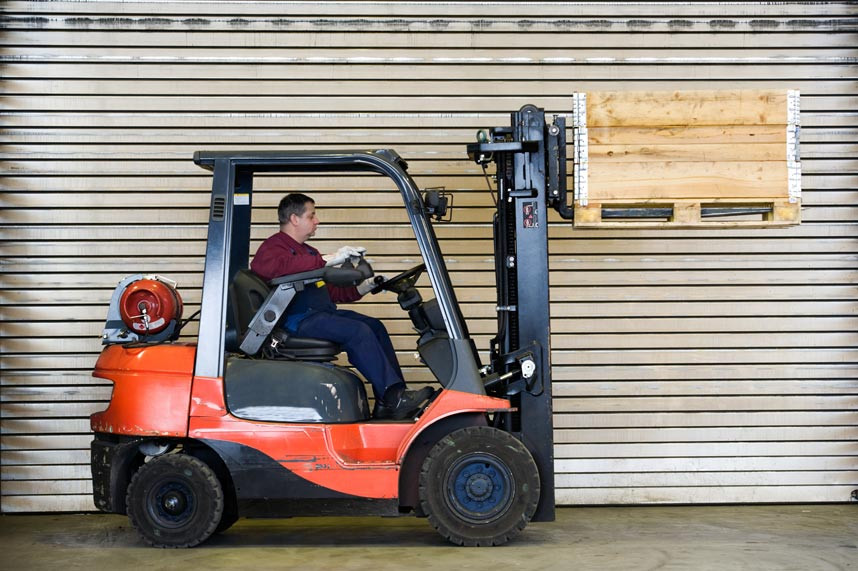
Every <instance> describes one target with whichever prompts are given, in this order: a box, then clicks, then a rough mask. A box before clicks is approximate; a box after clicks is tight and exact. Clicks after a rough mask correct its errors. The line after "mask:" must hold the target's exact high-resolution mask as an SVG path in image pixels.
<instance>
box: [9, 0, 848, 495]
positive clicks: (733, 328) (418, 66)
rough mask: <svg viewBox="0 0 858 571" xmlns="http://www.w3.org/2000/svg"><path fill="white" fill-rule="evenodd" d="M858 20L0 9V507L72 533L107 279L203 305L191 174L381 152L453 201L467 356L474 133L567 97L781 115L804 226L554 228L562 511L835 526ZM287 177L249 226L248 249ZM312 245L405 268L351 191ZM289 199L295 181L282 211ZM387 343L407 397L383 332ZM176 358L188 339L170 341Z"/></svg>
mask: <svg viewBox="0 0 858 571" xmlns="http://www.w3.org/2000/svg"><path fill="white" fill-rule="evenodd" d="M856 12H858V10H856V3H855V2H778V3H770V2H729V3H727V2H694V3H690V2H689V3H672V2H671V3H667V2H665V3H657V2H647V3H641V2H562V3H558V2H545V3H535V2H534V3H527V2H498V3H486V2H313V3H302V2H183V1H181V0H178V1H170V2H159V1H152V2H142V1H118V2H96V1H86V0H84V1H75V2H62V1H57V2H39V1H32V2H27V1H9V2H5V3H3V4H2V6H0V18H2V31H0V45H2V51H0V63H2V78H3V79H2V81H3V84H2V85H3V95H2V103H3V104H2V110H0V117H2V128H0V141H2V147H0V161H2V176H0V184H2V194H0V207H2V209H3V210H2V228H0V233H2V234H0V240H2V275H0V279H2V284H0V285H2V287H0V327H2V331H0V335H2V337H0V343H2V345H0V351H2V357H0V359H2V360H0V366H1V367H2V381H0V382H2V385H0V397H2V402H0V406H2V419H0V431H1V432H0V448H2V457H0V464H2V466H0V477H2V511H3V512H20V511H63V510H90V509H93V504H92V500H91V496H90V484H89V467H88V461H89V455H88V443H89V440H90V435H89V434H88V430H89V425H88V418H87V417H88V415H89V414H90V413H91V412H93V411H96V410H99V409H102V408H104V406H105V402H106V399H107V398H109V394H110V387H109V386H106V385H105V384H104V383H103V382H102V381H100V380H98V379H93V378H92V377H90V376H89V372H90V370H91V368H92V366H93V363H94V361H95V358H96V355H97V354H98V352H99V350H100V345H99V339H98V336H99V334H100V332H101V327H102V324H103V320H104V317H105V314H106V309H107V308H106V305H107V302H108V300H109V297H110V293H111V291H112V289H113V287H114V285H115V284H116V282H118V281H119V279H121V278H122V277H124V276H125V275H128V274H131V273H137V272H158V273H162V274H165V275H168V276H171V277H173V278H174V279H177V280H178V281H179V284H180V289H181V292H182V294H183V296H184V298H185V300H186V302H187V311H186V313H187V314H190V312H193V311H194V310H195V309H196V308H197V306H198V304H199V298H200V285H201V276H202V264H203V259H202V255H203V251H204V239H205V220H206V208H207V205H208V190H209V184H210V182H209V178H208V177H207V176H206V173H205V172H204V171H202V170H201V169H199V168H197V167H195V166H194V165H193V164H192V162H191V160H190V158H191V154H192V152H193V151H194V150H197V149H202V148H207V149H232V148H234V149H238V148H242V149H263V148H305V147H335V146H356V147H379V146H383V147H387V146H390V147H394V148H396V149H397V150H398V151H399V152H400V153H401V154H402V155H403V156H404V157H405V158H406V159H407V160H408V162H409V164H410V165H411V169H410V170H411V172H412V173H413V174H414V176H415V178H416V180H417V181H418V183H419V184H420V185H421V186H440V185H444V186H446V187H447V188H448V189H450V190H453V191H455V192H456V199H455V206H456V208H455V213H454V221H453V223H451V224H449V225H444V226H440V227H438V229H437V232H438V234H439V236H440V239H441V242H442V244H441V245H442V249H443V251H444V252H445V255H446V257H447V258H448V260H449V264H448V265H449V267H450V269H451V270H452V277H453V281H454V284H455V285H456V286H457V290H458V295H459V299H460V300H461V301H462V302H463V303H464V312H465V315H466V317H467V318H468V321H469V326H470V328H471V331H472V332H474V334H475V335H476V337H477V343H478V346H480V347H481V348H485V347H486V346H487V340H488V338H490V337H491V335H492V332H493V329H494V327H495V324H494V305H493V296H494V286H493V283H494V281H493V275H492V261H491V259H492V245H491V230H490V227H489V221H490V217H491V214H492V207H491V198H490V197H489V194H488V193H487V192H486V185H485V180H484V178H483V175H482V172H481V171H480V170H479V169H478V168H477V167H476V166H475V165H473V164H471V163H469V162H468V161H467V160H466V157H465V156H464V144H465V143H467V142H470V141H471V140H473V138H474V133H475V131H476V130H477V129H479V128H486V127H492V126H496V125H503V124H506V123H507V122H508V113H509V112H510V111H513V110H516V109H518V108H519V107H521V106H522V105H523V104H525V103H534V104H537V105H540V106H543V107H545V108H546V110H547V111H548V112H549V113H564V114H568V113H569V112H570V111H571V94H572V92H573V91H588V90H600V91H604V90H623V89H634V90H641V89H669V90H673V89H701V88H702V89H717V88H724V89H736V88H778V89H783V88H788V89H800V90H801V91H802V114H801V123H802V146H801V154H802V162H803V181H802V182H803V189H804V196H803V204H804V209H803V213H802V218H803V220H804V223H803V224H802V225H801V226H799V227H794V228H782V229H770V230H748V229H732V230H713V229H706V230H695V231H690V230H661V231H658V230H573V229H572V228H571V227H570V226H569V225H567V224H564V223H562V222H560V221H559V220H554V222H553V224H552V226H551V228H550V234H551V249H550V260H551V273H550V276H549V279H550V283H551V286H552V290H551V295H552V305H551V312H552V331H553V338H552V347H553V359H554V379H555V383H556V385H555V389H554V390H555V403H554V410H555V425H556V443H557V444H556V457H557V461H556V473H557V485H558V488H557V502H558V503H559V504H587V503H592V504H604V503H666V502H683V503H684V502H689V503H712V502H782V501H784V502H839V501H848V500H849V497H850V493H851V491H852V490H854V489H856V488H858V349H856V341H857V340H858V327H856V324H858V321H856V313H858V288H856V285H855V284H856V279H855V278H856V272H858V264H856V258H858V242H856V234H858V120H857V119H858V118H857V117H856V112H858V111H856V110H858V73H856V72H858V66H856V63H858V49H856V46H858V33H856V32H858V13H856ZM294 184H295V183H294V181H291V182H290V181H289V180H287V179H284V178H279V177H271V178H268V179H265V183H264V184H262V185H260V192H259V194H258V198H257V200H256V202H255V211H254V220H255V221H256V226H255V228H254V231H253V237H254V247H255V245H256V244H258V242H259V241H260V240H262V239H264V238H265V237H266V236H267V235H269V234H270V233H272V232H273V231H274V230H275V217H274V214H273V207H274V205H275V204H276V202H277V200H278V199H279V197H280V196H281V194H282V193H283V192H284V191H286V190H288V189H290V188H294ZM300 184H301V188H302V189H303V190H306V191H307V192H309V193H311V194H315V195H316V197H317V198H318V201H319V206H320V215H321V217H322V220H323V225H322V226H321V227H320V229H319V232H318V236H317V239H316V243H317V245H319V246H320V247H321V249H323V250H325V249H333V248H334V247H335V246H338V245H341V244H343V243H355V244H362V245H364V246H366V247H367V248H368V249H369V253H370V255H371V257H372V258H373V261H374V263H375V266H376V268H377V269H378V270H380V271H381V272H385V273H388V274H389V273H391V272H396V271H398V270H401V269H404V268H407V267H410V266H411V265H412V264H413V263H414V259H415V256H416V255H417V249H416V246H415V244H413V243H412V238H411V231H410V229H409V228H408V227H407V225H406V220H405V217H404V215H403V214H402V213H401V211H400V210H399V209H398V208H397V201H398V196H397V195H396V194H394V193H390V192H388V191H389V190H390V188H389V186H388V185H385V184H384V183H383V182H381V181H380V179H378V178H375V177H354V176H348V177H340V176H328V177H323V178H316V179H309V180H306V181H301V183H300ZM290 185H291V186H290ZM361 305H362V310H364V311H366V312H368V313H372V314H374V315H377V316H380V317H383V318H385V319H386V321H387V323H388V324H389V327H390V329H391V331H392V333H393V334H394V341H395V343H396V347H397V349H398V350H399V351H400V352H401V359H402V362H403V364H404V365H405V368H406V372H407V374H408V375H409V377H410V378H411V379H412V380H413V381H414V382H415V383H419V382H424V381H428V380H429V378H428V374H427V373H426V372H425V370H423V369H421V368H419V367H416V366H414V362H413V360H412V357H411V353H412V351H413V342H414V341H413V339H412V337H411V335H410V329H409V326H408V323H407V322H406V320H405V319H403V317H404V316H403V314H402V312H401V311H400V310H399V308H398V306H396V304H395V303H394V302H393V301H392V300H391V299H389V298H380V299H371V300H369V302H362V304H361ZM191 333H193V331H191Z"/></svg>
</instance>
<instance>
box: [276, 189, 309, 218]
mask: <svg viewBox="0 0 858 571" xmlns="http://www.w3.org/2000/svg"><path fill="white" fill-rule="evenodd" d="M311 203H312V204H316V201H315V200H313V199H312V198H310V197H309V196H307V195H306V194H301V193H300V192H293V193H291V194H287V195H286V196H284V197H283V198H282V199H281V200H280V204H279V205H278V206H277V219H278V220H280V224H286V223H287V222H289V221H290V220H291V218H292V215H293V214H294V215H295V216H298V217H299V218H300V217H301V216H303V215H304V212H306V210H307V205H308V204H311Z"/></svg>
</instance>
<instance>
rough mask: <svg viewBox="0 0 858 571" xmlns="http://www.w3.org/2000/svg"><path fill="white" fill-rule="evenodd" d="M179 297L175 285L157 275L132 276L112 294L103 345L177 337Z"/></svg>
mask: <svg viewBox="0 0 858 571" xmlns="http://www.w3.org/2000/svg"><path fill="white" fill-rule="evenodd" d="M182 309H183V305H182V297H181V296H180V295H179V292H178V291H177V290H176V282H174V281H173V280H170V279H168V278H165V277H163V276H157V275H142V274H135V275H133V276H129V277H127V278H125V279H124V280H122V281H121V282H119V285H117V286H116V289H115V290H114V291H113V297H112V298H111V300H110V308H109V309H108V312H107V323H106V324H105V326H104V333H103V334H102V342H103V343H104V344H110V343H133V342H158V341H164V340H171V339H175V338H177V337H178V334H179V327H178V325H179V322H180V320H181V318H182Z"/></svg>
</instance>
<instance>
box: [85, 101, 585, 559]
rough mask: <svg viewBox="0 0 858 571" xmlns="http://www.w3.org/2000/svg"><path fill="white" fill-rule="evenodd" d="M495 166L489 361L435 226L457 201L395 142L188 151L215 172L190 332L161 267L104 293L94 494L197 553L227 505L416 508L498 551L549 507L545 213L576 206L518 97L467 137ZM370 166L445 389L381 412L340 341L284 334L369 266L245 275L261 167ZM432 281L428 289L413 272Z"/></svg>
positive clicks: (558, 124)
mask: <svg viewBox="0 0 858 571" xmlns="http://www.w3.org/2000/svg"><path fill="white" fill-rule="evenodd" d="M468 152H469V154H470V156H471V158H472V159H474V160H475V161H476V162H477V163H478V164H481V165H482V166H483V167H485V166H486V165H487V164H489V163H495V164H496V166H497V175H496V184H497V193H498V194H497V197H496V202H497V213H496V215H495V218H494V237H495V250H496V252H495V254H496V286H497V292H498V298H497V313H498V320H497V321H498V333H497V336H496V337H495V338H494V339H493V340H492V342H491V346H490V348H489V355H488V358H489V363H488V364H487V365H485V366H483V365H482V364H481V361H480V355H479V353H478V351H477V349H476V347H475V344H474V342H473V341H472V339H471V337H470V335H469V333H468V328H467V325H466V323H465V320H464V318H463V316H462V312H461V310H460V308H459V304H458V302H457V300H456V295H455V292H454V290H453V287H452V285H451V282H450V277H449V275H448V272H447V268H446V266H445V263H444V258H443V256H442V253H441V251H440V248H439V244H438V240H437V238H436V236H435V232H434V229H433V223H435V222H437V221H439V220H441V219H443V218H445V216H446V215H447V214H448V210H449V209H450V208H451V206H452V205H448V199H449V196H448V195H446V194H445V193H439V192H436V191H426V192H424V193H421V192H420V191H419V190H418V188H417V187H416V185H415V183H414V181H413V180H412V179H411V177H410V176H409V175H408V173H407V170H406V169H407V165H406V163H405V162H404V161H403V160H402V159H401V158H400V157H399V156H398V155H397V154H396V153H395V152H394V151H392V150H367V151H330V150H324V151H300V152H279V151H272V152H262V151H260V152H197V153H195V155H194V161H195V162H196V164H197V165H199V166H201V167H203V168H205V169H208V170H210V171H211V172H212V173H213V183H212V194H211V208H210V212H209V221H208V239H207V244H206V258H205V272H204V282H203V290H202V302H201V308H200V311H199V334H198V337H197V339H196V340H193V341H180V340H179V336H180V333H181V330H182V327H183V326H184V325H185V324H186V323H187V322H188V321H189V320H190V319H188V320H184V321H183V320H182V309H183V308H182V300H181V296H180V294H179V293H178V290H177V289H176V284H175V283H174V282H172V281H171V280H169V279H167V278H165V277H161V276H157V275H141V274H138V275H134V276H130V277H128V278H126V279H124V280H123V281H122V282H120V283H119V285H118V286H117V287H116V289H115V291H114V293H113V296H112V299H111V302H110V307H109V310H108V317H107V322H106V324H105V328H104V333H103V343H104V345H105V348H104V350H103V352H102V354H101V356H100V357H99V359H98V362H97V364H96V367H95V370H94V372H93V375H94V376H96V377H99V378H102V379H106V380H109V381H111V382H112V383H113V393H112V397H111V400H110V404H109V406H108V408H107V409H106V410H104V411H102V412H98V413H96V414H93V415H92V417H91V426H92V430H93V432H94V439H93V441H92V446H91V452H92V456H91V460H92V479H93V494H94V499H95V504H96V506H97V507H98V508H99V509H100V510H102V511H105V512H110V513H120V514H127V515H128V516H129V518H130V520H131V523H132V524H133V526H134V527H135V528H136V529H137V531H138V532H139V533H140V535H141V536H142V537H143V539H144V540H145V541H146V542H147V543H148V544H150V545H153V546H156V547H191V546H195V545H197V544H200V543H202V542H204V541H205V540H206V539H208V538H209V537H210V536H211V535H212V534H214V533H217V532H221V531H224V530H226V529H227V528H229V527H230V526H231V525H232V524H233V523H235V521H236V520H237V519H238V518H239V517H278V518H279V517H292V516H309V515H350V516H351V515H381V516H398V515H416V516H418V517H426V518H428V520H429V522H430V523H431V525H432V526H433V527H434V528H435V529H436V530H437V531H438V532H439V533H440V534H441V535H442V536H444V537H445V538H447V539H448V540H449V541H451V542H452V543H454V544H458V545H469V546H484V545H501V544H503V543H506V542H507V541H508V540H510V539H511V538H513V537H515V536H516V535H517V534H518V533H519V532H520V531H521V530H522V529H524V527H525V526H526V525H527V524H528V522H530V521H551V520H553V519H554V476H553V472H554V466H553V439H552V421H551V369H550V350H549V322H548V279H547V278H548V252H547V247H548V246H547V212H546V211H547V209H548V208H549V207H554V208H555V209H557V210H558V211H559V212H560V213H561V214H562V215H565V214H568V208H567V206H566V190H565V179H566V173H565V168H566V167H565V163H566V160H565V126H564V124H563V119H562V118H559V119H558V118H555V123H554V124H551V125H548V124H547V123H546V121H545V116H544V113H543V111H542V110H541V109H538V108H536V107H533V106H525V107H524V108H522V109H521V110H520V111H518V112H515V113H513V114H512V125H511V127H502V128H497V129H493V130H492V131H490V133H489V134H488V135H486V134H482V135H481V137H480V138H479V141H478V143H476V144H474V145H470V146H469V147H468ZM331 172H338V173H339V172H354V173H375V174H378V175H382V176H386V177H388V178H390V179H391V180H392V181H393V182H394V183H395V185H396V187H397V188H398V190H399V192H400V194H401V196H402V200H403V205H404V207H405V210H406V212H407V214H408V218H409V221H410V223H411V227H412V229H413V232H414V237H415V239H416V240H417V244H418V246H419V249H420V253H421V255H422V258H423V263H421V264H420V265H418V266H416V267H414V268H411V269H410V270H408V271H405V272H403V273H401V274H399V275H397V276H395V277H393V278H391V279H388V280H386V281H380V283H379V282H377V287H376V291H381V290H385V291H390V292H394V293H396V294H397V300H398V302H399V305H400V307H401V308H402V310H403V311H405V312H406V313H407V314H408V316H409V318H410V320H411V322H412V324H413V327H414V331H415V336H416V349H417V351H418V353H419V355H420V358H421V360H422V362H423V363H424V364H425V365H426V366H427V367H428V369H429V370H430V371H431V373H432V375H433V376H434V378H435V379H436V381H437V385H438V387H437V389H436V391H435V393H434V395H433V396H432V397H431V398H430V399H429V401H428V402H427V403H426V404H425V405H424V406H423V407H422V408H421V409H420V410H419V411H418V412H417V413H416V415H415V416H414V417H413V418H407V419H404V420H397V421H391V420H374V419H373V418H371V415H370V407H369V405H368V399H367V395H366V391H365V388H364V383H363V381H362V380H361V379H360V378H359V377H358V376H357V375H356V374H355V373H354V372H352V370H351V369H349V368H347V367H343V366H339V365H336V364H334V363H333V362H334V361H335V359H336V357H337V354H338V353H339V352H340V347H338V346H337V345H335V344H333V343H331V342H329V341H325V340H320V339H311V338H301V337H296V336H292V335H289V334H288V333H287V331H286V330H285V329H284V328H283V327H282V322H283V317H284V315H285V311H286V308H287V307H288V306H289V304H290V303H291V302H292V300H293V299H294V297H295V295H296V294H298V293H299V292H301V291H302V290H303V289H304V288H309V287H320V285H322V284H323V283H331V284H335V285H355V284H357V283H360V282H362V281H364V280H365V279H366V278H368V277H372V276H373V273H372V268H371V267H370V266H369V264H368V263H367V261H366V260H364V259H357V258H355V259H352V260H351V261H350V262H347V263H346V264H343V266H342V267H326V268H322V269H319V270H316V271H312V272H304V273H300V274H294V275H289V276H283V277H280V278H277V279H275V280H273V281H271V282H269V283H266V282H264V281H263V280H261V279H260V278H259V277H258V276H256V275H255V274H253V273H252V272H250V271H249V270H248V267H249V266H248V261H249V254H250V226H251V224H250V220H251V215H250V213H251V206H252V198H253V181H254V176H255V175H258V174H263V175H264V174H271V173H277V174H280V175H283V174H286V175H294V176H296V177H307V176H312V175H313V174H315V173H331ZM424 273H425V274H426V275H427V276H428V281H429V283H430V284H431V288H432V292H433V294H434V297H432V298H431V299H428V300H424V299H423V297H422V295H421V293H420V291H418V289H417V287H416V283H417V281H418V279H419V278H420V277H421V275H423V274H424Z"/></svg>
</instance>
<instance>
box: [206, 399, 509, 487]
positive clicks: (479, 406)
mask: <svg viewBox="0 0 858 571" xmlns="http://www.w3.org/2000/svg"><path fill="white" fill-rule="evenodd" d="M204 386H205V387H206V388H207V389H209V388H212V385H209V384H208V383H205V384H204ZM194 387H195V391H194V403H195V404H194V406H195V407H199V409H200V410H202V411H208V410H213V407H210V406H205V404H202V405H198V404H197V402H196V401H197V391H196V387H197V384H196V383H195V385H194ZM210 397H211V395H209V398H210ZM509 408H510V407H509V403H508V402H507V401H506V400H505V399H497V398H493V397H487V396H481V395H473V394H468V393H462V392H457V391H444V392H442V393H441V395H439V396H438V398H437V399H435V401H434V402H433V403H432V404H431V405H430V406H429V407H428V408H427V409H426V411H425V412H424V413H423V414H422V415H421V417H420V418H419V419H418V420H417V422H396V423H394V422H384V423H381V422H359V423H352V424H286V423H274V422H258V421H248V420H241V419H238V418H236V417H234V416H232V415H229V414H226V415H222V416H214V415H209V414H207V415H205V416H199V417H192V418H191V424H190V429H189V436H190V437H192V438H199V439H210V440H226V441H230V442H238V443H240V444H244V445H246V446H250V447H252V448H255V449H256V450H259V451H260V452H262V453H264V454H266V455H267V456H269V457H271V458H273V459H275V460H276V461H277V462H278V463H280V464H281V465H282V466H283V467H285V468H287V469H289V470H291V471H292V472H293V473H295V474H296V475H298V476H300V477H302V478H304V479H305V480H308V481H310V482H313V483H315V484H318V485H320V486H324V487H326V488H329V489H332V490H336V491H338V492H342V493H345V494H351V495H355V496H360V497H365V498H396V497H398V495H399V468H400V465H401V462H402V460H403V458H404V456H405V453H406V452H407V451H408V447H409V445H410V444H411V442H413V440H414V439H415V438H416V437H417V435H418V434H419V433H420V432H422V431H423V430H425V429H426V427H428V426H429V425H431V424H433V423H435V422H437V421H439V420H441V419H442V418H445V417H447V416H451V415H453V414H457V413H462V412H488V411H495V410H509Z"/></svg>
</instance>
